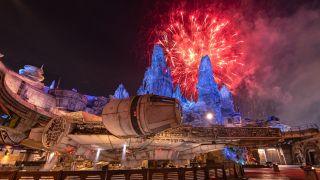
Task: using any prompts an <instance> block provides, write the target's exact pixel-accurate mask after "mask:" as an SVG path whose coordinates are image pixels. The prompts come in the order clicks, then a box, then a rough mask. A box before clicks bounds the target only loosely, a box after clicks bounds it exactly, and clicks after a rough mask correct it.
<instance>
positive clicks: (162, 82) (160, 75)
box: [138, 45, 173, 97]
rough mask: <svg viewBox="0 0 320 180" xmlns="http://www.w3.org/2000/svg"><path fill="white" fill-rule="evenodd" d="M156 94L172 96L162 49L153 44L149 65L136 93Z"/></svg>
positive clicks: (170, 80) (168, 70)
mask: <svg viewBox="0 0 320 180" xmlns="http://www.w3.org/2000/svg"><path fill="white" fill-rule="evenodd" d="M143 94H156V95H160V96H168V97H172V96H173V83H172V78H171V72H170V68H168V67H167V65H166V62H165V58H164V54H163V50H162V48H161V47H160V46H159V45H155V46H154V48H153V53H152V62H151V66H150V67H149V68H148V69H147V71H146V72H145V74H144V79H143V82H142V85H141V86H140V88H139V90H138V95H143Z"/></svg>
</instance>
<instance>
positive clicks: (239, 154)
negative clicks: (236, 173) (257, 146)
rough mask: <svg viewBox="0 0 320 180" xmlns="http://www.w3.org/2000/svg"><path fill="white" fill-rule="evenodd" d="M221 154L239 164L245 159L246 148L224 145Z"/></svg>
mask: <svg viewBox="0 0 320 180" xmlns="http://www.w3.org/2000/svg"><path fill="white" fill-rule="evenodd" d="M223 155H224V157H225V158H226V159H228V160H230V161H233V162H235V163H237V164H241V165H244V164H245V163H246V161H247V160H246V156H247V150H246V149H245V148H229V147H226V148H224V149H223Z"/></svg>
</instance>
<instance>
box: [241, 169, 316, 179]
mask: <svg viewBox="0 0 320 180" xmlns="http://www.w3.org/2000/svg"><path fill="white" fill-rule="evenodd" d="M317 174H318V177H319V178H320V169H318V170H317ZM245 176H246V177H248V178H249V180H262V179H265V180H269V179H275V180H304V179H306V178H305V176H304V172H303V170H302V169H300V168H298V167H280V172H273V169H272V168H246V169H245Z"/></svg>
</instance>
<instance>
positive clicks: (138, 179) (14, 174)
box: [0, 164, 243, 180]
mask: <svg viewBox="0 0 320 180" xmlns="http://www.w3.org/2000/svg"><path fill="white" fill-rule="evenodd" d="M241 177H243V170H242V167H241V166H239V165H236V164H224V165H214V166H211V167H200V168H161V169H134V170H107V171H48V172H45V171H36V172H26V171H0V180H65V179H66V180H71V179H72V180H207V179H229V178H232V179H236V178H241Z"/></svg>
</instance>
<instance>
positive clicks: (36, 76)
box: [19, 65, 44, 82]
mask: <svg viewBox="0 0 320 180" xmlns="http://www.w3.org/2000/svg"><path fill="white" fill-rule="evenodd" d="M19 74H20V75H22V76H25V77H27V78H29V79H31V80H33V81H38V82H41V81H43V80H44V76H43V67H41V68H37V67H35V66H31V65H25V66H24V67H23V69H20V70H19Z"/></svg>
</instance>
